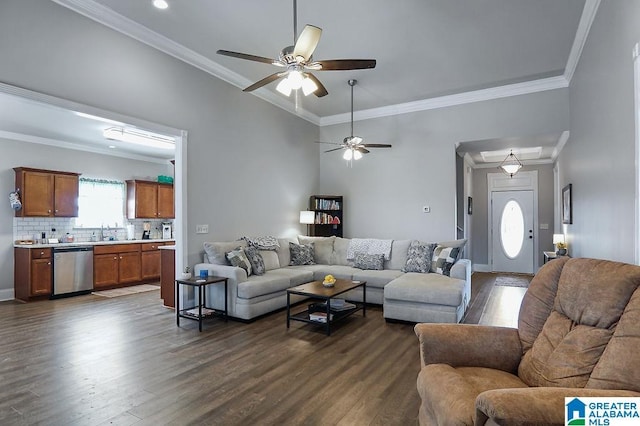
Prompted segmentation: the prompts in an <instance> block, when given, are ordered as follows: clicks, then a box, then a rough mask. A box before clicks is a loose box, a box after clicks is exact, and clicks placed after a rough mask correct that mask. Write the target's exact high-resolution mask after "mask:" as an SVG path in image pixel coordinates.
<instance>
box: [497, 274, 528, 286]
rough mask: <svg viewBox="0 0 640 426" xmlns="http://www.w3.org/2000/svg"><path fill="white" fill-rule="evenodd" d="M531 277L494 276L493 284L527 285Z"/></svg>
mask: <svg viewBox="0 0 640 426" xmlns="http://www.w3.org/2000/svg"><path fill="white" fill-rule="evenodd" d="M531 278H532V277H531V276H525V277H518V276H510V277H496V282H495V285H497V286H508V287H529V282H530V281H531Z"/></svg>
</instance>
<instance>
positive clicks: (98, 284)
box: [93, 244, 142, 289]
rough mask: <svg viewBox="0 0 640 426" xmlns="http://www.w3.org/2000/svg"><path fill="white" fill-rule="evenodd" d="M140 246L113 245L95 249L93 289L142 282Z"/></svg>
mask: <svg viewBox="0 0 640 426" xmlns="http://www.w3.org/2000/svg"><path fill="white" fill-rule="evenodd" d="M141 270H142V268H141V264H140V244H113V245H105V246H95V247H94V249H93V287H94V288H95V289H100V288H106V287H115V286H118V285H119V284H130V283H135V282H139V281H141V280H142V273H141Z"/></svg>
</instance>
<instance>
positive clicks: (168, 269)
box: [160, 246, 176, 308]
mask: <svg viewBox="0 0 640 426" xmlns="http://www.w3.org/2000/svg"><path fill="white" fill-rule="evenodd" d="M160 252H161V253H162V254H161V257H160V259H161V264H162V267H161V269H160V298H162V302H163V304H164V306H166V307H168V308H175V307H176V302H175V299H176V284H175V283H176V250H175V247H174V246H168V247H163V248H162V249H160Z"/></svg>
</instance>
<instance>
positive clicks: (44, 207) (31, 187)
mask: <svg viewBox="0 0 640 426" xmlns="http://www.w3.org/2000/svg"><path fill="white" fill-rule="evenodd" d="M23 173H24V175H23V178H24V182H23V185H24V188H21V189H20V191H21V194H20V195H21V197H22V210H23V212H22V215H23V216H39V217H46V216H53V191H54V181H53V175H51V174H50V173H40V172H23Z"/></svg>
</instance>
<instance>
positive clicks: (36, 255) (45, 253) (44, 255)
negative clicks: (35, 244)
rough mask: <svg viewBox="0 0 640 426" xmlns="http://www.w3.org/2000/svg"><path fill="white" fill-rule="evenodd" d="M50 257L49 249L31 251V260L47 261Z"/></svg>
mask: <svg viewBox="0 0 640 426" xmlns="http://www.w3.org/2000/svg"><path fill="white" fill-rule="evenodd" d="M50 257H51V249H50V248H42V249H31V259H48V258H50Z"/></svg>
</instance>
